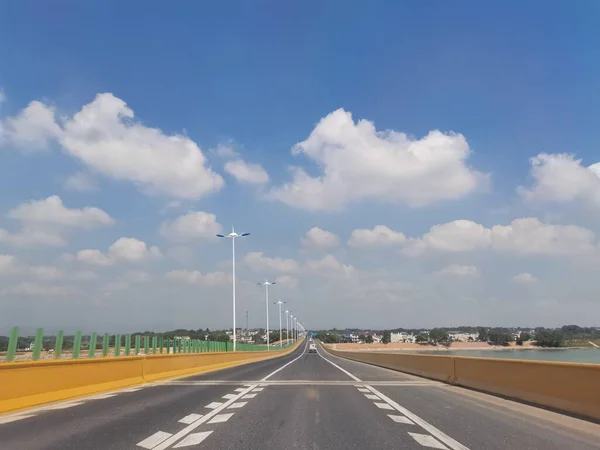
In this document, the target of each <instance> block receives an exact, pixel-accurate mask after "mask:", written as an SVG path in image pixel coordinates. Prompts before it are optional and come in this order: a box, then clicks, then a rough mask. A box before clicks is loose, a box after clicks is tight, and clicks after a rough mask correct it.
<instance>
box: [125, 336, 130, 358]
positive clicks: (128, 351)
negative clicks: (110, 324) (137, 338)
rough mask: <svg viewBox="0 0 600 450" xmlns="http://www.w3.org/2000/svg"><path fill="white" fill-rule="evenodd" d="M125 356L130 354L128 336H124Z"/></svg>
mask: <svg viewBox="0 0 600 450" xmlns="http://www.w3.org/2000/svg"><path fill="white" fill-rule="evenodd" d="M124 353H125V356H129V354H130V353H131V335H130V334H126V335H125V352H124Z"/></svg>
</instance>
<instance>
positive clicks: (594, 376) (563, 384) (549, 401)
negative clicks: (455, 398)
mask: <svg viewBox="0 0 600 450" xmlns="http://www.w3.org/2000/svg"><path fill="white" fill-rule="evenodd" d="M325 348H326V349H327V351H328V352H329V353H332V354H334V355H336V356H340V357H342V358H346V359H351V360H353V361H359V362H365V363H368V364H373V365H377V366H381V367H386V368H389V369H393V370H398V371H401V372H406V373H410V374H414V375H420V376H424V377H426V378H432V379H435V380H440V381H444V382H446V383H450V384H453V385H456V386H462V387H466V388H471V389H477V390H479V391H483V392H487V393H490V394H495V395H500V396H503V397H507V398H511V399H514V400H518V401H522V402H526V403H530V404H533V405H537V406H541V407H545V408H550V409H553V410H556V411H561V412H565V413H568V414H572V415H575V416H579V417H584V418H589V419H593V420H596V421H598V420H600V364H579V363H567V362H552V361H525V360H516V359H501V358H472V357H464V356H445V355H422V354H420V355H410V354H406V353H402V354H399V353H381V352H349V351H339V350H332V349H331V348H329V347H328V346H325Z"/></svg>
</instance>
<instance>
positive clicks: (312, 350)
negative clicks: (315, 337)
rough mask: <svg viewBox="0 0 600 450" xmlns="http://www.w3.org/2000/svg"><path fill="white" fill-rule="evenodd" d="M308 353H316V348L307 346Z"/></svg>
mask: <svg viewBox="0 0 600 450" xmlns="http://www.w3.org/2000/svg"><path fill="white" fill-rule="evenodd" d="M308 353H317V346H316V345H315V344H310V345H309V346H308Z"/></svg>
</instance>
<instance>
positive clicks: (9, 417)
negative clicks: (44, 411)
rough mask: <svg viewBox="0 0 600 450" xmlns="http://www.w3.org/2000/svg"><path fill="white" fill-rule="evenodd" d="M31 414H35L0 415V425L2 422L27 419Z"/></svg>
mask: <svg viewBox="0 0 600 450" xmlns="http://www.w3.org/2000/svg"><path fill="white" fill-rule="evenodd" d="M33 416H35V414H21V415H18V416H6V417H0V425H2V424H4V423H11V422H16V421H17V420H21V419H27V418H28V417H33Z"/></svg>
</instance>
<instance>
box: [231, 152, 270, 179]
mask: <svg viewBox="0 0 600 450" xmlns="http://www.w3.org/2000/svg"><path fill="white" fill-rule="evenodd" d="M225 172H227V173H228V174H230V175H231V176H233V177H235V179H237V180H238V181H241V182H243V183H250V184H264V183H268V182H269V174H268V173H267V171H266V170H265V169H264V168H263V167H262V166H261V165H260V164H255V163H247V162H246V161H244V160H242V159H239V158H238V159H234V160H233V161H227V162H226V163H225Z"/></svg>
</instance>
